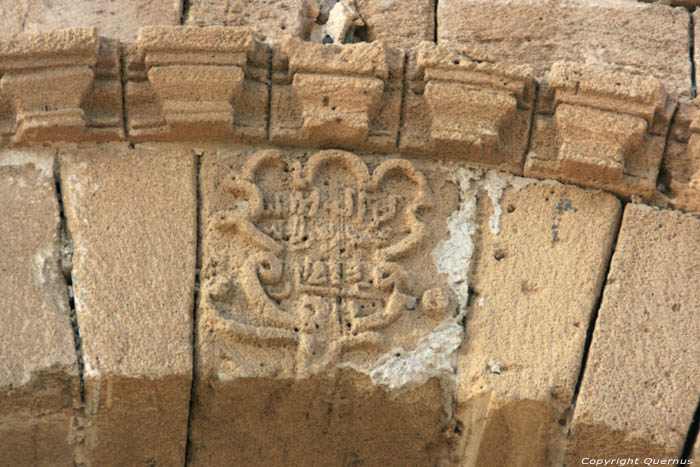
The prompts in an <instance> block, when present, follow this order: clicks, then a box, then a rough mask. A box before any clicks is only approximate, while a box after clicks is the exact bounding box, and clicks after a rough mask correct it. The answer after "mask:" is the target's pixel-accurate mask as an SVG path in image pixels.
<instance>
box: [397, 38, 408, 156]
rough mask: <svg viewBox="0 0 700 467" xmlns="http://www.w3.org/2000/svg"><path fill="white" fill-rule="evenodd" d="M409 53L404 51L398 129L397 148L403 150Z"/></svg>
mask: <svg viewBox="0 0 700 467" xmlns="http://www.w3.org/2000/svg"><path fill="white" fill-rule="evenodd" d="M408 54H409V51H408V50H406V51H404V54H403V70H402V72H401V103H400V105H399V127H398V129H397V130H396V150H397V151H399V152H400V151H401V130H402V129H403V126H404V122H405V120H406V95H407V89H408V80H407V78H406V74H407V71H408Z"/></svg>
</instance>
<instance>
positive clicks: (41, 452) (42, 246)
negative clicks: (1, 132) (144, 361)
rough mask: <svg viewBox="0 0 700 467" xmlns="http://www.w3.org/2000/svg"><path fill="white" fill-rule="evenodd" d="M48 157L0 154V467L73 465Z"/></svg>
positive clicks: (65, 317)
mask: <svg viewBox="0 0 700 467" xmlns="http://www.w3.org/2000/svg"><path fill="white" fill-rule="evenodd" d="M54 159H55V150H51V149H33V150H16V149H4V150H2V151H0V219H1V221H0V242H1V243H2V245H3V253H2V255H0V291H1V292H0V322H1V323H2V325H1V326H0V463H2V464H3V465H8V466H9V465H17V466H19V465H36V466H42V467H43V466H56V465H72V464H73V446H72V444H73V441H74V436H73V435H74V433H73V423H72V419H73V408H74V407H77V406H78V404H79V403H80V388H79V387H80V380H79V376H78V366H77V363H76V361H77V359H76V351H75V342H74V339H73V330H72V327H71V321H70V307H69V304H68V289H67V288H66V282H65V280H64V278H63V275H62V273H61V267H60V258H59V241H60V216H59V206H58V200H57V197H56V186H55V182H54V175H53V172H54Z"/></svg>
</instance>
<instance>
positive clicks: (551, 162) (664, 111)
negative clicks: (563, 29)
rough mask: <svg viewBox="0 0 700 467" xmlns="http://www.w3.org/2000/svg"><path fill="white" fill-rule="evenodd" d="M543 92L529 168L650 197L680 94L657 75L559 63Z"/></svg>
mask: <svg viewBox="0 0 700 467" xmlns="http://www.w3.org/2000/svg"><path fill="white" fill-rule="evenodd" d="M547 78H548V81H547V83H546V84H545V85H543V86H542V87H541V88H540V90H539V94H538V101H537V110H536V113H535V118H534V123H533V126H534V129H533V133H532V141H531V144H530V149H529V152H528V156H527V161H526V163H525V175H527V176H534V177H540V178H556V179H558V180H562V181H565V182H568V183H576V184H580V185H585V186H592V187H596V188H602V189H605V190H608V191H612V192H614V193H617V194H619V195H621V196H624V197H626V198H630V197H632V196H639V197H641V198H642V199H644V200H646V201H649V200H650V199H651V198H652V197H653V196H654V194H655V192H656V179H657V176H658V173H659V166H660V164H661V158H662V156H663V151H664V146H665V142H666V135H667V133H668V128H669V124H670V120H671V116H672V115H673V112H674V110H675V106H676V103H675V101H674V100H673V99H672V98H670V97H669V96H668V94H667V93H666V91H665V89H664V87H663V85H662V84H661V82H659V81H658V80H657V79H656V78H653V77H652V76H639V75H633V74H631V73H627V72H622V71H615V70H613V69H611V68H610V67H601V66H587V65H582V64H576V63H570V62H557V63H555V64H554V65H553V66H552V68H551V70H550V72H549V73H548V75H547Z"/></svg>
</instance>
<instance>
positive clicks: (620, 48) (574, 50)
mask: <svg viewBox="0 0 700 467" xmlns="http://www.w3.org/2000/svg"><path fill="white" fill-rule="evenodd" d="M688 25H689V15H688V12H687V11H686V10H684V9H682V8H671V7H670V6H667V5H659V4H645V3H639V2H636V1H629V0H601V1H596V2H591V1H589V0H569V1H566V2H561V1H558V0H533V1H528V2H521V1H518V0H505V1H498V2H493V1H489V0H441V1H440V2H439V3H438V42H439V43H443V42H448V41H449V42H459V43H463V44H467V45H471V46H474V47H475V48H477V49H478V50H480V51H482V52H484V53H487V54H489V55H491V56H493V57H494V58H496V59H499V60H504V61H510V62H514V63H527V64H529V65H531V66H532V67H533V68H534V70H535V75H536V76H537V77H538V78H541V77H543V76H544V75H545V73H546V72H547V71H548V70H549V68H550V67H551V65H552V64H553V63H554V62H557V61H569V62H576V63H585V64H589V65H610V66H614V67H615V68H617V69H619V70H623V71H627V72H632V73H642V74H650V75H652V76H654V77H656V78H658V79H659V80H660V81H661V82H662V83H663V84H664V86H665V87H666V89H668V90H669V92H671V93H674V94H680V95H681V96H682V97H689V96H690V60H688V50H689V44H688ZM696 37H697V36H696Z"/></svg>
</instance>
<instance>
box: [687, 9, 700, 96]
mask: <svg viewBox="0 0 700 467" xmlns="http://www.w3.org/2000/svg"><path fill="white" fill-rule="evenodd" d="M688 18H689V21H688V52H689V55H690V96H691V97H692V98H695V97H696V96H697V94H698V91H697V90H698V88H697V83H696V82H695V69H696V68H695V20H694V19H693V13H692V12H688Z"/></svg>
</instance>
